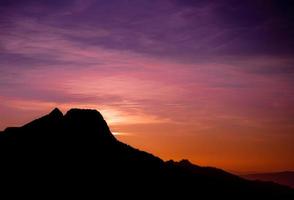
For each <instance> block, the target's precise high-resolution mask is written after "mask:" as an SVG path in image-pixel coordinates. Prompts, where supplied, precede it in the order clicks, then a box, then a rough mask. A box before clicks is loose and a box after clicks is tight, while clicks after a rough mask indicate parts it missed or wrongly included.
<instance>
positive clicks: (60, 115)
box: [48, 108, 63, 117]
mask: <svg viewBox="0 0 294 200" xmlns="http://www.w3.org/2000/svg"><path fill="white" fill-rule="evenodd" d="M48 115H49V116H56V117H63V114H62V112H61V111H60V110H59V109H58V108H54V109H53V110H52V111H51V112H50V113H49V114H48Z"/></svg>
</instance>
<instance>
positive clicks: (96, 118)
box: [64, 108, 115, 139]
mask: <svg viewBox="0 0 294 200" xmlns="http://www.w3.org/2000/svg"><path fill="white" fill-rule="evenodd" d="M64 120H65V123H66V124H67V126H69V127H71V128H72V129H73V131H75V132H84V133H87V134H89V135H92V136H96V137H99V138H101V137H103V138H105V139H106V138H108V139H115V137H114V136H113V135H112V133H111V132H110V130H109V127H108V125H107V123H106V121H105V120H104V118H103V116H102V115H101V114H100V112H98V111H97V110H94V109H78V108H73V109H70V110H69V111H68V112H67V113H66V114H65V115H64ZM97 133H98V134H97Z"/></svg>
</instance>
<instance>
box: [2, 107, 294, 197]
mask: <svg viewBox="0 0 294 200" xmlns="http://www.w3.org/2000/svg"><path fill="white" fill-rule="evenodd" d="M0 157H1V160H2V165H1V166H0V169H1V171H2V172H3V173H2V175H3V176H2V178H1V180H0V182H1V183H5V184H6V185H10V184H12V185H13V187H14V188H19V187H16V185H18V184H19V185H21V187H20V188H27V187H28V186H29V187H28V188H34V191H36V189H37V190H38V191H44V192H43V193H46V194H55V193H57V191H58V192H60V191H61V192H62V193H67V194H68V195H73V196H74V195H75V194H76V193H77V192H79V193H80V192H81V193H83V194H88V195H89V194H90V195H91V196H94V197H101V195H102V194H104V195H105V194H107V195H113V194H114V193H116V192H118V193H119V196H120V197H136V198H139V199H140V198H143V197H147V196H148V197H154V196H157V197H161V196H162V197H165V198H171V197H180V198H188V197H189V198H192V199H197V198H206V199H207V198H208V199H210V198H216V197H217V198H226V199H236V198H237V199H247V198H259V197H260V198H268V199H269V198H271V199H293V197H294V190H293V189H291V188H288V187H285V186H281V185H278V184H274V183H269V182H260V181H249V180H245V179H242V178H240V177H238V176H235V175H233V174H230V173H227V172H225V171H223V170H220V169H216V168H211V167H200V166H196V165H193V164H192V163H190V162H189V161H187V160H182V161H180V162H174V161H167V162H164V161H163V160H161V159H160V158H158V157H156V156H154V155H152V154H149V153H147V152H144V151H140V150H138V149H135V148H133V147H131V146H129V145H127V144H124V143H122V142H120V141H118V140H117V139H116V138H115V137H114V136H113V135H112V134H111V131H110V129H109V127H108V125H107V123H106V121H105V120H104V119H103V117H102V115H101V114H100V113H99V112H98V111H96V110H88V109H71V110H69V111H68V112H67V113H66V114H65V115H63V114H62V112H61V111H59V110H58V109H54V110H53V111H52V112H51V113H49V114H48V115H46V116H44V117H41V118H39V119H36V120H34V121H32V122H30V123H28V124H26V125H24V126H22V127H19V128H7V129H5V130H4V131H3V132H0ZM28 180H30V181H28ZM52 182H53V184H51V183H52ZM60 188H62V189H61V190H60ZM106 191H110V192H106Z"/></svg>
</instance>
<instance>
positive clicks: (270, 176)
mask: <svg viewBox="0 0 294 200" xmlns="http://www.w3.org/2000/svg"><path fill="white" fill-rule="evenodd" d="M242 177H244V178H247V179H250V180H262V181H272V182H275V183H279V184H282V185H288V186H290V187H292V188H294V172H293V171H284V172H274V173H257V174H246V175H242Z"/></svg>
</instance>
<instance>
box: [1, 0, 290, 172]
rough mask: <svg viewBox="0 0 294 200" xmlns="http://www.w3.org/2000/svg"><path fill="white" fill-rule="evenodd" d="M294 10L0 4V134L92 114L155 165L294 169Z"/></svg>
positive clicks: (192, 1)
mask: <svg viewBox="0 0 294 200" xmlns="http://www.w3.org/2000/svg"><path fill="white" fill-rule="evenodd" d="M293 13H294V2H293V1H291V0H243V1H234V0H226V1H225V0H205V1H204V0H148V1H147V0H145V1H143V0H63V1H60V0H25V1H24V0H1V1H0V102H1V103H0V130H4V129H5V128H6V127H8V126H20V125H23V124H25V123H27V122H29V121H31V120H33V119H35V118H36V117H40V116H42V115H44V114H46V113H48V112H50V111H51V110H52V109H53V108H55V107H59V108H60V109H61V110H62V111H63V112H64V113H65V112H66V111H67V110H68V109H70V108H72V107H78V108H93V109H97V110H99V111H100V112H101V113H102V114H103V116H104V117H105V119H106V120H107V122H108V124H109V126H110V128H111V130H112V131H113V132H114V133H115V135H116V137H117V138H118V139H120V140H121V141H123V142H126V143H128V144H131V145H132V146H134V147H137V148H139V149H142V150H145V151H148V152H151V153H153V154H155V155H158V156H160V157H161V158H163V159H164V160H168V159H174V160H179V159H182V158H185V159H189V160H190V161H192V162H193V163H195V164H199V165H203V166H215V167H219V168H223V169H225V170H230V171H234V172H265V171H266V172H268V171H281V170H294V158H293V152H294V145H293V144H294V90H293V87H294V56H293V54H294V14H293Z"/></svg>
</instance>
